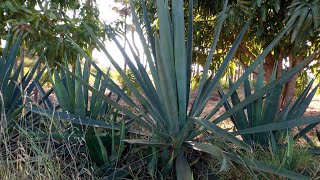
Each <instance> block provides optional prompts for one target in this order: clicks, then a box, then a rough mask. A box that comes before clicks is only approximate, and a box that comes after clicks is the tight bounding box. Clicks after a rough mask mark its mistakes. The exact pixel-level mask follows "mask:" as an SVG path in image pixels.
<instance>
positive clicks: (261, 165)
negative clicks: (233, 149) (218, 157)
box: [224, 152, 309, 180]
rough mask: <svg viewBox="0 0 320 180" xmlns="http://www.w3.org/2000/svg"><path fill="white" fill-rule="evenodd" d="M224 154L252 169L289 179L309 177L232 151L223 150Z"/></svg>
mask: <svg viewBox="0 0 320 180" xmlns="http://www.w3.org/2000/svg"><path fill="white" fill-rule="evenodd" d="M224 154H225V156H226V157H227V158H228V159H229V160H231V161H235V162H237V163H240V164H242V165H245V166H249V167H251V168H254V169H258V170H261V171H265V172H269V173H272V174H277V175H279V176H283V177H287V178H290V179H299V180H300V179H309V178H308V177H306V176H303V175H301V174H298V173H295V172H293V171H289V170H287V169H284V168H277V167H274V166H272V165H269V164H267V163H265V162H261V161H257V160H255V159H248V158H245V157H240V156H238V155H235V154H232V153H228V152H224Z"/></svg>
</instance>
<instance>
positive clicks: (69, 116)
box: [25, 106, 120, 130]
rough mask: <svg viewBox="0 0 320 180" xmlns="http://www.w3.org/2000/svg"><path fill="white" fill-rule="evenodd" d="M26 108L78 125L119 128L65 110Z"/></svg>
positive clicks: (118, 128)
mask: <svg viewBox="0 0 320 180" xmlns="http://www.w3.org/2000/svg"><path fill="white" fill-rule="evenodd" d="M25 109H26V110H28V111H31V112H34V113H37V114H40V115H42V116H45V117H47V118H55V119H62V120H65V121H67V122H71V123H75V124H80V125H87V126H93V127H101V128H106V129H112V128H115V129H116V130H120V127H119V126H116V125H114V126H111V125H110V124H108V123H106V122H103V121H99V120H95V119H90V118H85V117H82V118H80V117H79V116H76V115H73V114H67V113H65V112H57V111H52V110H47V109H41V108H38V107H29V106H27V107H25Z"/></svg>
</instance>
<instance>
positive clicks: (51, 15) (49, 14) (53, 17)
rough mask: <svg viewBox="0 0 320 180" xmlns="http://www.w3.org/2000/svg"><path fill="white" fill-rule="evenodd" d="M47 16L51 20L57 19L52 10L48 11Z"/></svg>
mask: <svg viewBox="0 0 320 180" xmlns="http://www.w3.org/2000/svg"><path fill="white" fill-rule="evenodd" d="M48 16H49V17H50V18H51V19H53V20H56V19H57V16H56V15H55V14H53V13H52V12H49V13H48Z"/></svg>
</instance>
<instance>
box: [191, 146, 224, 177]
mask: <svg viewBox="0 0 320 180" xmlns="http://www.w3.org/2000/svg"><path fill="white" fill-rule="evenodd" d="M187 143H188V144H190V145H191V146H192V147H193V149H195V150H198V151H202V152H206V153H208V154H210V155H212V156H213V157H215V158H216V159H218V160H219V161H220V162H221V168H220V171H225V170H227V169H228V164H227V159H226V157H225V155H224V154H223V151H222V150H221V148H219V147H218V146H213V145H211V144H204V143H200V142H191V141H189V142H187Z"/></svg>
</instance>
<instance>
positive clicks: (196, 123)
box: [61, 0, 320, 179]
mask: <svg viewBox="0 0 320 180" xmlns="http://www.w3.org/2000/svg"><path fill="white" fill-rule="evenodd" d="M156 2H157V14H158V21H159V30H158V31H155V32H154V31H153V30H152V28H151V26H150V22H149V18H148V13H147V11H146V7H145V1H144V0H142V7H143V11H144V27H145V30H146V32H147V35H148V36H147V39H148V41H147V40H146V38H145V36H144V29H142V28H141V24H140V23H141V22H140V21H139V19H138V17H137V14H136V13H135V11H132V17H133V22H134V24H135V27H136V31H137V33H138V34H139V37H140V41H141V43H142V45H143V48H144V52H145V54H146V57H147V61H148V67H149V70H150V74H151V75H149V74H148V71H147V69H146V68H145V67H144V66H143V65H142V64H141V62H140V59H139V57H138V56H137V55H136V54H135V52H134V50H133V48H132V47H131V45H130V44H129V47H130V50H131V52H132V54H133V59H131V58H130V57H129V55H128V54H127V53H126V51H125V50H124V49H123V48H122V46H121V45H120V43H119V42H118V40H117V39H116V38H115V36H114V35H113V34H112V32H111V31H109V34H110V36H111V37H113V41H114V42H115V43H116V44H117V46H118V48H119V50H120V51H121V53H122V55H123V57H124V59H125V61H126V63H127V64H128V67H129V68H130V70H131V72H132V73H133V75H134V77H135V79H136V81H137V82H138V84H139V88H140V89H141V91H139V90H138V89H137V87H135V85H134V84H133V82H132V81H131V80H130V78H129V77H128V76H127V75H126V73H125V72H124V71H123V70H122V69H121V68H120V66H119V65H118V64H117V62H116V60H114V59H113V57H112V56H111V54H110V52H109V51H108V50H107V49H106V48H105V47H104V45H103V43H102V42H101V41H100V40H99V39H98V38H97V37H96V36H95V35H94V33H93V32H92V30H91V29H90V27H88V26H86V28H87V30H88V32H89V33H90V34H91V36H92V38H93V39H94V40H95V41H96V42H97V44H98V45H99V47H100V48H101V50H102V51H103V52H104V53H105V55H106V56H107V57H108V59H109V60H110V62H111V63H112V64H113V67H114V68H115V69H116V70H117V71H118V73H119V74H120V75H121V76H122V78H123V80H124V82H125V83H126V85H127V86H128V88H130V90H131V92H132V96H134V97H135V98H134V99H133V98H132V97H129V96H126V94H125V92H124V91H122V90H121V89H120V88H119V87H118V86H117V85H116V84H109V85H110V87H112V89H113V90H114V91H115V92H116V93H117V94H120V95H121V97H122V99H123V101H124V102H125V103H126V104H127V106H124V107H123V106H120V105H119V104H118V103H116V102H115V101H113V100H112V99H110V98H109V97H108V96H105V95H104V94H102V93H99V91H98V90H97V89H96V88H94V87H92V86H90V85H88V84H87V83H86V82H85V81H83V80H82V79H81V78H79V77H78V76H76V75H75V74H73V73H71V72H68V73H69V74H71V75H72V76H74V77H75V78H76V80H78V81H79V82H80V83H81V84H83V85H85V86H86V87H87V88H88V89H89V90H90V91H92V92H94V93H97V94H99V97H100V98H102V99H104V100H105V101H106V102H108V103H109V104H110V105H112V106H113V107H115V108H116V109H118V110H119V111H121V112H123V113H124V114H125V115H126V116H127V117H128V118H130V119H132V121H133V122H134V123H135V124H138V125H139V127H142V128H143V129H142V130H143V131H144V132H146V135H145V136H146V137H145V138H147V139H149V140H146V139H129V140H126V141H125V142H127V143H130V144H138V145H145V146H151V147H152V148H153V149H155V148H156V147H159V146H160V147H162V148H166V150H163V151H162V155H161V157H164V166H163V168H162V173H163V174H167V173H168V172H169V171H171V170H172V169H173V166H175V172H176V176H177V178H178V179H192V171H191V168H190V165H189V163H188V158H187V154H186V152H185V151H184V149H188V148H190V147H191V148H193V149H195V150H197V151H203V152H205V153H208V154H210V155H212V156H213V157H216V158H217V159H218V160H220V161H221V164H222V166H221V167H222V169H224V168H225V167H226V164H227V160H229V161H235V162H237V163H239V164H243V165H244V166H246V167H249V168H253V169H258V170H262V171H266V172H270V173H274V174H277V175H281V176H286V177H290V178H293V179H295V178H302V179H305V178H306V177H304V176H302V175H300V174H297V173H294V172H291V171H288V170H286V169H283V168H277V167H273V166H271V165H268V164H265V163H263V162H260V161H257V160H254V159H248V158H245V157H240V156H238V155H236V154H234V153H231V152H225V151H224V150H223V149H222V148H220V147H218V146H216V145H214V144H208V143H203V142H199V141H198V139H199V137H201V136H202V135H203V133H204V132H206V131H209V132H211V133H212V134H214V135H217V136H220V137H221V138H223V139H224V140H225V141H227V142H231V143H233V144H235V145H237V146H238V147H239V148H241V149H243V150H246V151H248V152H251V151H252V149H251V147H250V146H249V145H248V144H246V143H244V142H243V141H242V140H240V139H238V138H237V137H235V136H234V135H232V134H231V133H229V132H228V131H227V130H225V129H222V128H220V127H219V126H218V125H217V123H218V122H222V121H224V120H226V119H228V118H229V117H230V116H232V115H233V114H234V113H235V112H238V111H239V110H240V109H243V108H244V107H246V106H247V105H249V104H250V103H252V102H254V101H256V100H257V99H260V98H262V97H263V96H264V95H266V94H269V93H270V92H272V91H273V90H274V88H275V87H277V86H280V85H283V84H284V83H285V82H287V81H288V80H289V79H290V78H291V77H292V76H293V75H294V74H296V73H298V72H299V71H300V70H301V68H302V67H303V65H304V64H305V63H306V61H308V59H309V58H307V59H306V60H304V61H303V62H302V64H301V65H298V66H296V67H294V68H293V69H292V70H291V71H289V72H288V73H286V74H285V75H283V76H282V77H281V79H279V80H276V81H274V82H272V83H270V84H268V85H266V86H265V87H263V88H261V89H260V90H258V91H257V92H256V93H254V94H252V95H250V96H248V97H247V98H246V99H245V100H244V101H242V102H241V103H239V104H237V105H235V106H234V107H232V108H230V109H229V110H228V111H226V112H225V113H223V114H222V115H220V116H218V117H215V116H214V115H215V114H216V112H217V111H218V110H219V108H220V107H221V106H222V105H223V104H224V103H225V102H226V100H227V99H228V98H229V97H230V96H231V95H232V94H234V92H235V90H237V89H238V88H239V86H240V85H241V84H242V83H244V81H245V79H247V78H248V76H249V74H250V73H252V71H253V70H255V69H256V68H257V66H258V65H259V64H261V62H262V61H263V60H264V58H265V56H266V55H267V54H268V53H269V52H270V51H271V50H272V48H273V47H274V46H275V45H276V44H277V42H278V41H279V40H280V39H281V37H283V36H284V34H285V33H286V31H287V30H286V29H284V30H283V31H282V32H281V33H280V34H279V35H278V37H277V38H276V39H274V40H273V41H272V42H271V43H270V45H269V46H268V47H267V48H266V49H265V50H264V51H263V52H262V53H261V54H260V55H259V56H258V57H257V59H256V60H255V61H254V62H253V63H252V64H251V66H250V67H249V68H248V69H247V71H246V72H245V73H244V75H243V76H242V77H240V78H239V80H238V81H237V82H235V84H234V85H233V86H232V88H231V89H230V90H229V91H228V92H227V93H226V94H225V95H224V96H223V97H222V98H221V101H220V102H219V103H218V104H217V106H215V107H214V108H213V109H212V110H211V111H210V112H209V113H207V114H205V116H202V114H203V110H204V108H205V107H206V105H207V103H208V100H209V98H210V97H211V95H212V93H213V91H214V90H215V88H216V86H217V84H218V82H219V80H220V79H221V78H222V76H223V73H224V71H225V69H226V68H227V65H228V63H229V62H230V61H231V60H232V58H233V55H234V54H235V52H236V50H237V47H238V46H239V44H240V42H241V39H242V37H243V36H244V34H245V32H246V30H247V28H248V26H249V21H248V22H247V23H246V25H245V27H244V28H243V29H242V31H241V32H240V34H239V35H238V37H237V39H236V40H235V42H234V44H233V46H232V47H231V49H230V50H229V52H228V54H227V56H226V57H225V59H224V61H223V63H222V64H221V67H220V68H219V70H218V71H217V73H216V74H215V76H210V77H209V78H207V77H208V70H209V66H210V64H211V61H212V59H213V56H214V53H215V49H216V46H217V42H218V40H219V34H220V32H221V29H222V24H223V21H224V20H225V17H226V15H225V12H226V9H227V2H225V4H224V8H223V10H222V12H221V13H220V15H219V21H218V23H217V24H218V25H217V27H215V28H216V33H215V34H214V39H213V43H212V46H211V48H210V51H209V55H208V58H207V61H206V65H205V67H204V70H203V75H202V77H201V80H200V85H199V87H198V93H197V96H196V98H195V100H194V101H192V102H191V100H190V99H189V96H190V79H191V60H192V48H193V47H192V39H193V14H192V10H193V1H192V0H190V1H189V16H188V22H189V23H188V27H187V32H188V33H187V34H188V36H187V37H186V36H185V26H184V12H183V11H184V10H183V1H182V0H175V1H172V7H171V8H170V11H169V5H168V1H163V0H157V1H156ZM130 7H131V9H134V6H133V3H132V1H130ZM170 12H172V13H170ZM107 30H108V26H107ZM186 39H187V41H186ZM69 40H70V41H72V38H69ZM72 42H73V41H72ZM147 42H150V44H148V43H147ZM73 43H74V42H73ZM74 45H75V46H76V47H77V48H78V50H79V52H80V53H81V55H82V56H84V57H85V58H86V59H88V60H90V61H91V62H92V63H93V64H94V62H93V61H92V60H91V59H90V57H89V56H88V55H86V53H85V52H84V51H83V50H81V49H80V48H79V46H77V45H76V44H75V43H74ZM61 67H62V66H61ZM97 70H98V71H99V69H98V68H97ZM189 103H190V104H192V105H191V108H190V110H188V104H189ZM128 107H130V109H129V108H128ZM319 121H320V119H319V117H317V118H311V119H302V120H301V121H299V123H298V124H294V125H295V126H297V125H301V124H306V123H310V122H319ZM290 125H293V124H290ZM135 127H136V126H135ZM203 127H204V128H203ZM277 128H278V129H286V128H288V127H287V126H282V127H277ZM270 129H271V128H270ZM249 130H252V129H249ZM265 131H269V129H265ZM153 152H155V150H154V151H153ZM158 159H159V157H157V153H153V158H152V160H151V161H150V162H149V165H148V167H149V168H151V171H150V172H154V169H153V170H152V168H154V167H156V164H157V163H158Z"/></svg>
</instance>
